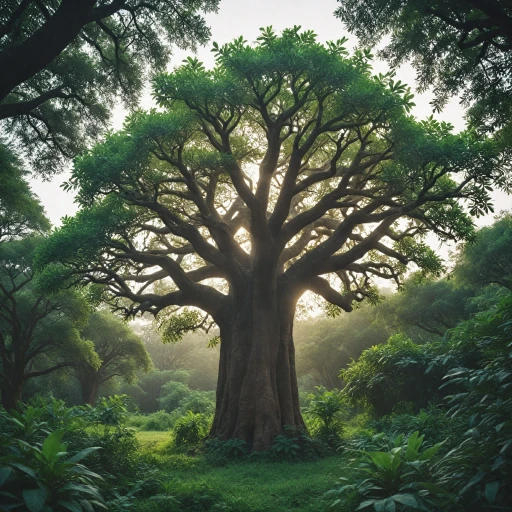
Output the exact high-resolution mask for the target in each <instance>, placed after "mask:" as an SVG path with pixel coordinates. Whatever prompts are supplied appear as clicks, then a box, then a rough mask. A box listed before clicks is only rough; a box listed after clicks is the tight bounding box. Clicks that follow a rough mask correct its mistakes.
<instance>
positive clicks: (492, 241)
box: [455, 213, 512, 290]
mask: <svg viewBox="0 0 512 512" xmlns="http://www.w3.org/2000/svg"><path fill="white" fill-rule="evenodd" d="M455 276H456V277H457V279H458V280H460V281H461V282H466V283H470V284H472V285H474V286H487V285H489V284H495V285H498V286H504V287H505V288H508V289H509V290H510V289H512V215H511V214H510V213H505V214H503V215H502V216H501V217H499V218H498V219H497V220H496V222H495V223H494V224H493V225H492V226H487V227H483V228H481V229H479V230H478V232H477V240H476V243H474V244H466V245H465V246H464V247H463V249H462V250H461V251H460V252H459V255H458V261H457V265H456V267H455Z"/></svg>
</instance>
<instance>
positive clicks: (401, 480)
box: [327, 432, 451, 512]
mask: <svg viewBox="0 0 512 512" xmlns="http://www.w3.org/2000/svg"><path fill="white" fill-rule="evenodd" d="M422 444H423V436H420V435H419V432H414V433H413V434H411V436H409V438H408V439H407V441H406V442H405V443H404V436H402V435H400V436H398V437H397V438H396V439H395V440H394V443H393V447H392V448H391V449H389V450H383V451H370V452H359V453H361V457H360V458H358V459H356V460H355V461H353V466H352V472H353V475H354V476H353V477H352V478H350V479H348V478H342V479H341V480H340V481H341V483H342V485H341V487H339V488H337V489H333V490H332V491H329V493H327V495H328V496H330V497H334V498H336V499H335V501H334V502H333V506H337V505H340V504H343V503H344V502H345V500H346V499H347V498H346V497H347V496H348V499H350V497H351V493H353V492H356V493H357V495H358V497H359V499H358V502H359V506H358V507H357V509H356V510H370V509H372V510H375V511H376V512H379V511H385V510H398V511H400V510H430V511H434V510H446V508H444V507H445V505H446V504H447V503H448V502H449V500H450V499H451V497H450V496H449V495H448V494H447V493H445V492H444V491H443V490H441V489H440V488H438V487H437V486H436V485H435V483H434V482H433V478H432V475H431V472H432V459H433V457H434V456H435V454H436V453H437V451H438V450H439V448H440V447H441V444H440V443H439V444H436V445H434V446H432V447H430V448H427V449H425V450H422V451H420V449H421V446H422Z"/></svg>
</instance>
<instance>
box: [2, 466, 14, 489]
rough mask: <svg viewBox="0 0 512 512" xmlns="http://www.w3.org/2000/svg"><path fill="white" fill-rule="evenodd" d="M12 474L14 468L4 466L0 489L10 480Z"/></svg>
mask: <svg viewBox="0 0 512 512" xmlns="http://www.w3.org/2000/svg"><path fill="white" fill-rule="evenodd" d="M11 473H12V468H10V467H9V466H4V467H2V468H0V487H1V486H2V485H4V483H5V481H6V480H7V479H8V478H9V475H10V474H11Z"/></svg>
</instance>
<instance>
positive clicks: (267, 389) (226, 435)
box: [210, 278, 305, 451]
mask: <svg viewBox="0 0 512 512" xmlns="http://www.w3.org/2000/svg"><path fill="white" fill-rule="evenodd" d="M267 279H268V278H267ZM270 280H271V279H270ZM265 281H267V280H265ZM262 288H263V290H262ZM265 288H266V290H265ZM276 288H277V287H273V286H272V285H271V284H269V283H268V281H267V286H265V284H264V283H262V282H260V283H258V284H256V285H255V286H253V289H252V290H249V291H248V293H247V291H246V293H245V294H243V295H241V296H239V297H233V301H232V302H231V304H232V305H231V311H230V312H229V314H228V315H227V316H226V319H225V321H224V322H222V323H221V324H220V337H221V349H220V363H219V380H218V384H217V404H216V413H215V418H214V421H213V426H212V430H211V433H210V435H211V436H212V437H219V438H221V439H230V438H238V439H241V440H243V441H245V442H246V443H248V446H249V449H251V450H255V451H261V450H267V449H269V448H270V446H271V445H272V441H273V439H274V438H275V436H276V435H279V434H280V433H282V431H283V427H284V426H285V425H290V426H293V427H296V428H299V429H304V428H305V425H304V422H303V420H302V416H301V413H300V406H299V394H298V388H297V376H296V373H295V354H294V346H293V338H292V329H293V317H294V312H295V303H294V301H293V300H291V299H290V298H289V297H288V296H286V295H285V294H280V293H279V292H277V289H276Z"/></svg>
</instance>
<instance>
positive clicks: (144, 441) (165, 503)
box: [135, 432, 346, 512]
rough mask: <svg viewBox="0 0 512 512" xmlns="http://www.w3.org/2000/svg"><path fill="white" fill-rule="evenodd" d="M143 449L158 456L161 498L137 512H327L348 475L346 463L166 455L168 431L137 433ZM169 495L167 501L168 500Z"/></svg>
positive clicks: (332, 459)
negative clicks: (220, 461)
mask: <svg viewBox="0 0 512 512" xmlns="http://www.w3.org/2000/svg"><path fill="white" fill-rule="evenodd" d="M137 438H138V439H139V441H140V442H141V446H142V448H143V449H144V450H147V451H151V452H152V453H155V450H156V451H160V455H159V456H158V459H157V460H158V480H159V481H160V482H163V485H162V487H161V490H160V492H161V494H160V495H159V496H158V497H157V498H156V499H155V497H154V496H153V497H148V499H145V500H139V502H138V503H137V506H136V508H135V510H137V511H138V512H150V511H151V512H160V511H166V512H167V511H168V512H173V511H180V512H181V511H191V512H192V511H193V512H203V511H204V512H208V511H212V512H213V511H224V512H288V511H289V512H292V511H293V512H324V511H325V512H327V511H328V510H332V508H331V507H330V504H331V501H332V500H326V499H325V498H324V497H323V496H324V494H325V492H326V491H328V490H330V489H332V488H333V487H335V485H336V482H337V480H338V479H339V478H340V477H341V476H343V468H344V466H345V465H346V459H344V458H343V457H342V456H333V457H328V458H325V459H320V460H316V461H308V462H271V461H267V460H260V461H257V460H248V461H241V462H232V463H229V464H226V465H223V466H220V467H219V466H214V465H212V464H211V463H210V462H209V461H208V460H206V459H205V458H204V456H203V455H187V454H171V455H161V453H162V450H157V447H159V448H163V447H164V445H165V444H166V443H168V441H169V433H166V432H138V433H137ZM165 494H167V497H166V496H165Z"/></svg>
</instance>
